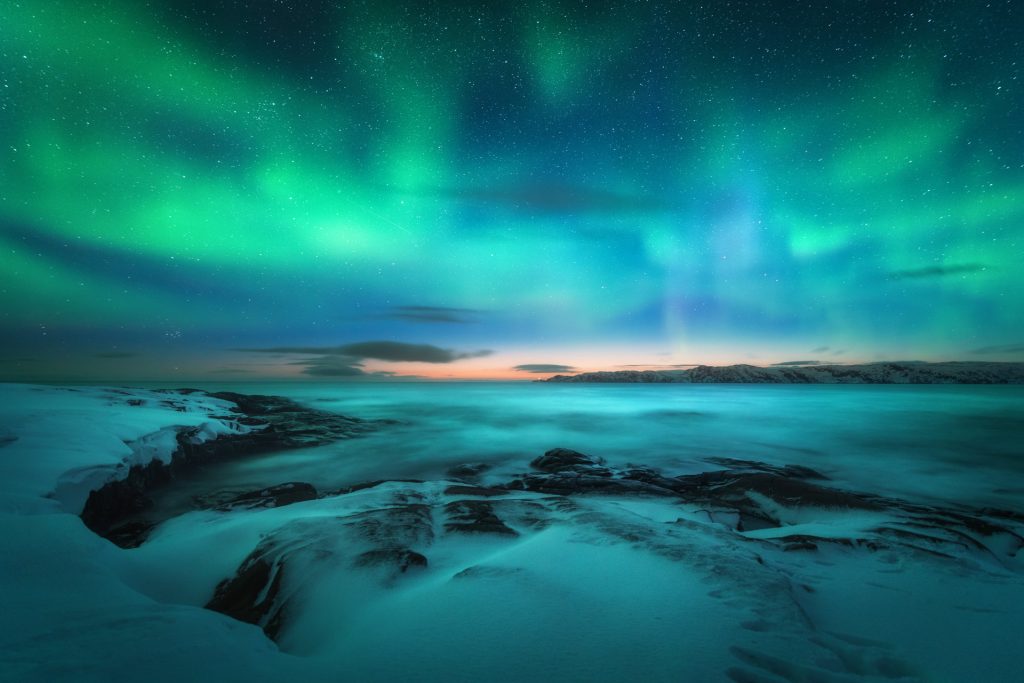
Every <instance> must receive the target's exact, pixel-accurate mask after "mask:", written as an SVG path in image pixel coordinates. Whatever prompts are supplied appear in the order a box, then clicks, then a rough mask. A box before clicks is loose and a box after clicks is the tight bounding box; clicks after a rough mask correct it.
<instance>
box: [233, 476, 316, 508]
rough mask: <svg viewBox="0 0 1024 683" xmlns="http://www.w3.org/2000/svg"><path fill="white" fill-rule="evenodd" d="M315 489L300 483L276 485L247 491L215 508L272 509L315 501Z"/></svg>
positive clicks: (310, 485)
mask: <svg viewBox="0 0 1024 683" xmlns="http://www.w3.org/2000/svg"><path fill="white" fill-rule="evenodd" d="M316 497H317V493H316V488H314V487H313V485H312V484H307V483H305V482H301V481H293V482H288V483H287V484H278V485H276V486H271V487H269V488H265V489H260V490H258V491H248V492H246V493H243V494H240V495H237V496H235V497H234V498H232V499H230V500H228V501H225V502H223V503H221V504H220V505H218V506H217V508H218V509H220V510H233V509H235V508H272V507H283V506H285V505H291V504H292V503H301V502H303V501H307V500H316Z"/></svg>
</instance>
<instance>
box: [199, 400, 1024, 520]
mask: <svg viewBox="0 0 1024 683" xmlns="http://www.w3.org/2000/svg"><path fill="white" fill-rule="evenodd" d="M201 388H205V389H209V390H219V389H225V390H227V389H230V390H234V391H239V392H245V393H267V394H276V395H283V396H288V397H290V398H293V399H295V400H297V401H299V402H301V403H304V404H307V405H310V406H315V407H317V408H320V409H322V410H329V411H335V412H339V413H343V414H346V415H351V416H355V417H362V418H389V419H396V420H399V421H400V424H398V425H394V426H389V427H386V428H384V429H382V430H381V431H379V432H377V433H375V434H372V435H370V436H368V437H365V438H360V439H354V440H351V441H345V442H340V443H336V444H332V445H329V446H324V447H319V448H313V449H306V450H302V451H290V452H286V453H280V454H269V455H265V456H259V457H257V458H254V459H248V460H244V461H239V462H235V463H230V464H227V465H224V466H220V467H217V468H215V469H214V470H212V471H210V472H208V473H207V474H206V475H204V479H206V481H205V483H204V484H203V485H204V486H209V485H210V483H211V480H216V481H217V482H218V483H223V484H224V485H231V486H247V485H253V486H263V485H269V484H273V483H279V482H282V481H308V482H310V483H313V484H314V485H316V486H317V487H318V488H321V489H329V488H332V487H340V486H348V485H351V484H354V483H358V482H360V481H366V480H373V479H395V478H411V479H434V478H438V477H443V476H445V472H446V471H447V470H448V469H449V468H450V467H452V466H454V465H458V464H461V463H478V462H483V463H488V464H490V465H492V466H493V469H491V470H490V471H489V473H488V474H487V475H486V476H487V478H488V480H491V481H504V480H506V479H507V478H508V477H509V476H511V475H514V474H516V473H519V472H522V471H524V470H525V469H526V468H527V467H528V463H529V461H530V460H531V459H533V458H534V457H536V456H537V455H539V454H541V453H543V452H544V451H545V450H548V449H550V448H554V447H556V446H561V447H566V448H573V449H576V450H580V451H584V452H586V453H589V454H593V455H597V456H600V457H603V458H605V459H607V460H608V461H609V463H611V464H613V465H625V464H626V463H636V464H644V465H649V466H654V467H658V468H661V469H662V470H664V472H665V473H667V474H678V473H683V472H693V471H698V470H702V469H708V468H709V467H713V465H712V464H709V463H708V462H707V459H708V458H714V457H729V458H742V459H749V460H759V461H764V462H771V463H779V464H783V463H797V464H801V465H805V466H808V467H812V468H815V469H817V470H819V471H821V472H823V473H825V474H827V475H828V476H830V477H832V478H834V479H835V480H836V481H837V482H838V483H841V484H842V485H844V486H849V487H852V488H855V489H858V490H864V491H873V492H879V493H885V494H892V495H899V496H903V497H909V498H911V499H913V500H918V501H925V502H927V501H929V500H935V501H952V502H958V503H962V504H969V505H978V506H1000V507H1010V508H1021V507H1024V504H1022V501H1024V387H1019V386H976V385H913V386H907V385H844V386H830V385H755V384H741V385H643V384H639V385H634V384H604V385H600V384H596V385H556V384H543V383H524V382H516V383H513V382H509V383H373V384H370V383H363V384H359V383H349V384H335V385H329V384H312V383H309V384H294V383H269V384H235V385H230V386H229V385H225V384H218V385H209V386H201Z"/></svg>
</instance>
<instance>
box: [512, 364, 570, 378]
mask: <svg viewBox="0 0 1024 683" xmlns="http://www.w3.org/2000/svg"><path fill="white" fill-rule="evenodd" d="M512 369H513V370H518V371H519V372H532V373H534V374H536V375H545V374H549V373H552V372H576V368H574V367H573V366H571V365H556V364H554V363H525V364H523V365H517V366H515V367H514V368H512Z"/></svg>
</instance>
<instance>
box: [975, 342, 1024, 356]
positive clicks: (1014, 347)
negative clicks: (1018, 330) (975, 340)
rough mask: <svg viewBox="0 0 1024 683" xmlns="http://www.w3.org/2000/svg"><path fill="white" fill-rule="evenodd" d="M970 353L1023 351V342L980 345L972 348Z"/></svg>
mask: <svg viewBox="0 0 1024 683" xmlns="http://www.w3.org/2000/svg"><path fill="white" fill-rule="evenodd" d="M971 353H976V354H978V355H982V356H984V355H990V354H995V353H1000V354H1002V353H1024V344H1000V345H997V346H982V347H981V348H980V349H973V350H972V351H971Z"/></svg>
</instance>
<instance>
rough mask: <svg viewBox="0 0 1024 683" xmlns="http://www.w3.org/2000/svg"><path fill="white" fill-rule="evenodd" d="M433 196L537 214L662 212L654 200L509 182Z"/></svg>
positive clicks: (580, 187) (575, 187) (439, 191)
mask: <svg viewBox="0 0 1024 683" xmlns="http://www.w3.org/2000/svg"><path fill="white" fill-rule="evenodd" d="M433 194H436V195H440V196H444V197H455V198H457V199H465V200H470V201H479V202H486V203H490V204H499V205H503V206H507V207H510V208H513V209H522V210H526V211H533V212H539V213H551V214H571V213H647V212H652V211H664V210H666V209H667V208H668V206H667V205H666V204H665V202H663V201H660V200H658V199H656V198H653V197H649V196H642V195H633V194H627V193H621V192H614V191H611V190H604V189H600V188H595V187H586V186H583V185H569V184H565V183H557V182H551V183H511V184H508V185H497V186H491V187H441V188H436V189H435V190H434V191H433Z"/></svg>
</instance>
